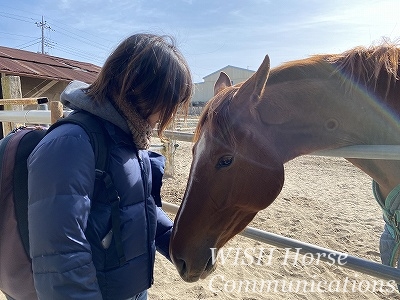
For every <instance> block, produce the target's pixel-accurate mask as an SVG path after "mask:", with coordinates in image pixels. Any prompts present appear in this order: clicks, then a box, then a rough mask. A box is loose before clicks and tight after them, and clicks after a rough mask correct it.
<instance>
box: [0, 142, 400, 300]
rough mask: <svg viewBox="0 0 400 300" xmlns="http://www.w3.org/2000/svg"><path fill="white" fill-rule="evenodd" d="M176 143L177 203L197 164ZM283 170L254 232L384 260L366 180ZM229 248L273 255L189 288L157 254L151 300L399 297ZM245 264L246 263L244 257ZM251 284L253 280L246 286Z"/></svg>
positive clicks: (341, 273)
mask: <svg viewBox="0 0 400 300" xmlns="http://www.w3.org/2000/svg"><path fill="white" fill-rule="evenodd" d="M178 143H179V147H178V148H177V150H176V153H175V156H174V160H175V161H174V163H175V171H174V172H175V173H174V177H173V178H167V179H165V181H164V186H163V191H162V194H163V200H164V201H167V202H171V203H175V204H179V203H180V201H181V199H182V196H183V193H184V189H185V184H186V179H187V176H188V173H189V168H190V162H191V154H190V153H191V152H190V150H191V144H190V143H185V142H178ZM285 170H286V181H285V185H284V188H283V190H282V192H281V194H280V196H279V197H278V198H277V199H276V201H275V202H274V203H273V204H272V205H271V206H270V207H268V208H267V209H265V210H263V211H261V212H259V213H258V215H257V216H256V218H255V219H254V220H253V221H252V223H251V224H250V226H252V227H256V228H259V229H262V230H265V231H269V232H273V233H276V234H280V235H283V236H286V237H290V238H294V239H297V240H301V241H303V242H307V243H311V244H316V245H318V246H321V247H324V248H329V249H333V250H336V251H340V252H346V253H349V254H350V255H354V256H357V257H360V258H364V259H369V260H372V261H375V262H379V261H380V258H379V248H378V245H379V236H380V233H381V231H382V227H383V220H382V218H381V211H380V208H379V206H378V204H377V203H376V202H375V200H374V198H373V196H372V192H371V179H370V178H369V177H368V176H366V175H365V174H364V173H362V172H361V171H359V170H358V169H356V168H355V167H353V166H352V165H351V164H350V163H348V162H347V161H345V160H344V159H341V158H329V157H316V156H304V157H301V158H297V159H295V160H293V161H291V162H290V163H288V164H287V165H286V166H285ZM171 217H172V218H173V216H171ZM229 247H234V248H237V249H246V248H247V249H254V251H255V252H254V253H253V254H254V255H253V257H254V258H255V261H256V258H258V257H259V253H260V251H261V249H263V248H264V253H268V254H270V253H271V251H272V255H271V256H268V257H266V256H264V258H263V260H262V261H261V263H259V264H257V263H255V262H254V263H252V264H249V265H243V264H240V263H235V260H234V258H233V256H230V257H228V259H227V260H226V261H225V264H221V263H220V264H219V266H218V268H217V270H216V271H215V272H214V273H213V274H212V275H210V276H209V277H208V278H206V279H204V280H201V281H198V282H196V283H190V284H189V283H185V282H184V281H183V280H182V279H181V278H180V277H179V276H178V274H177V271H176V270H175V268H174V266H173V265H172V264H171V263H170V262H169V261H167V260H166V259H165V258H164V257H162V256H161V255H157V257H156V260H157V261H156V269H155V274H154V279H155V283H154V285H153V287H152V288H151V289H150V290H149V299H151V300H161V299H162V300H167V299H168V300H186V299H242V300H256V299H400V294H399V293H398V292H397V291H393V290H394V287H393V285H391V284H390V283H389V282H387V281H385V280H380V279H378V278H374V277H371V276H368V275H365V274H363V273H359V272H355V271H351V270H348V269H345V268H343V267H341V266H338V265H331V264H328V263H327V262H319V263H316V261H311V258H310V257H308V258H307V257H306V256H303V255H300V256H299V259H300V260H299V263H298V264H293V260H294V255H295V254H294V253H293V252H290V253H289V254H288V255H286V254H285V250H281V249H276V248H274V247H273V246H270V245H267V244H263V243H260V242H257V241H254V240H250V239H248V238H244V237H241V236H236V237H235V238H233V239H232V240H231V241H230V242H229V243H228V245H227V246H226V247H225V249H228V248H229ZM239 258H245V256H244V254H243V253H240V254H239ZM268 258H270V259H269V260H268ZM285 259H286V263H285ZM302 259H305V260H304V261H303V260H302ZM245 280H247V281H245ZM246 282H247V283H249V282H250V285H248V286H247V287H246ZM262 282H264V285H262ZM268 282H269V283H270V285H269V286H268ZM253 284H255V285H253ZM318 284H319V287H320V289H319V290H318ZM254 287H255V288H254ZM0 299H1V300H3V298H2V296H0Z"/></svg>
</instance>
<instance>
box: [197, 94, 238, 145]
mask: <svg viewBox="0 0 400 300" xmlns="http://www.w3.org/2000/svg"><path fill="white" fill-rule="evenodd" d="M237 89H238V87H231V88H229V90H228V91H227V92H225V93H223V94H221V95H220V96H217V97H216V98H213V99H212V100H210V101H208V102H207V104H206V106H205V107H204V110H203V113H202V114H201V116H200V119H199V122H198V124H197V127H196V130H195V134H194V138H193V141H194V142H196V141H197V140H198V139H199V138H200V134H201V132H202V130H203V128H204V126H205V125H206V124H208V125H209V130H211V131H212V132H213V135H214V136H216V137H218V138H221V139H222V140H224V141H227V142H232V141H233V140H234V136H233V132H232V130H231V128H230V125H231V122H230V110H229V105H230V102H231V100H232V97H233V95H234V93H235V92H236V90H237Z"/></svg>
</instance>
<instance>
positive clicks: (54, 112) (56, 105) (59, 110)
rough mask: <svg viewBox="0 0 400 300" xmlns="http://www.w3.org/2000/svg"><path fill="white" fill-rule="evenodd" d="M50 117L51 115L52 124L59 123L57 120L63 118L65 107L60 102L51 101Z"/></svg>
mask: <svg viewBox="0 0 400 300" xmlns="http://www.w3.org/2000/svg"><path fill="white" fill-rule="evenodd" d="M50 115H51V124H54V123H55V122H57V120H59V119H61V118H62V117H63V105H62V103H61V102H60V101H51V102H50Z"/></svg>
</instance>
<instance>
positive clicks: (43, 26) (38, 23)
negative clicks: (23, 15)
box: [35, 16, 51, 54]
mask: <svg viewBox="0 0 400 300" xmlns="http://www.w3.org/2000/svg"><path fill="white" fill-rule="evenodd" d="M35 24H36V26H37V27H41V29H42V38H41V40H42V54H44V45H45V44H46V41H45V39H44V30H45V29H49V30H50V29H51V27H50V26H49V25H47V22H46V21H44V20H43V16H42V21H41V22H35ZM47 45H48V44H47Z"/></svg>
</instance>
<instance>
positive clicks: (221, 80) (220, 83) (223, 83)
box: [214, 72, 232, 96]
mask: <svg viewBox="0 0 400 300" xmlns="http://www.w3.org/2000/svg"><path fill="white" fill-rule="evenodd" d="M229 86H232V82H231V79H230V78H229V76H228V75H227V74H226V73H225V72H221V73H220V74H219V77H218V80H217V82H215V85H214V96H215V95H216V94H218V93H219V92H220V91H222V90H223V89H224V88H227V87H229Z"/></svg>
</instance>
